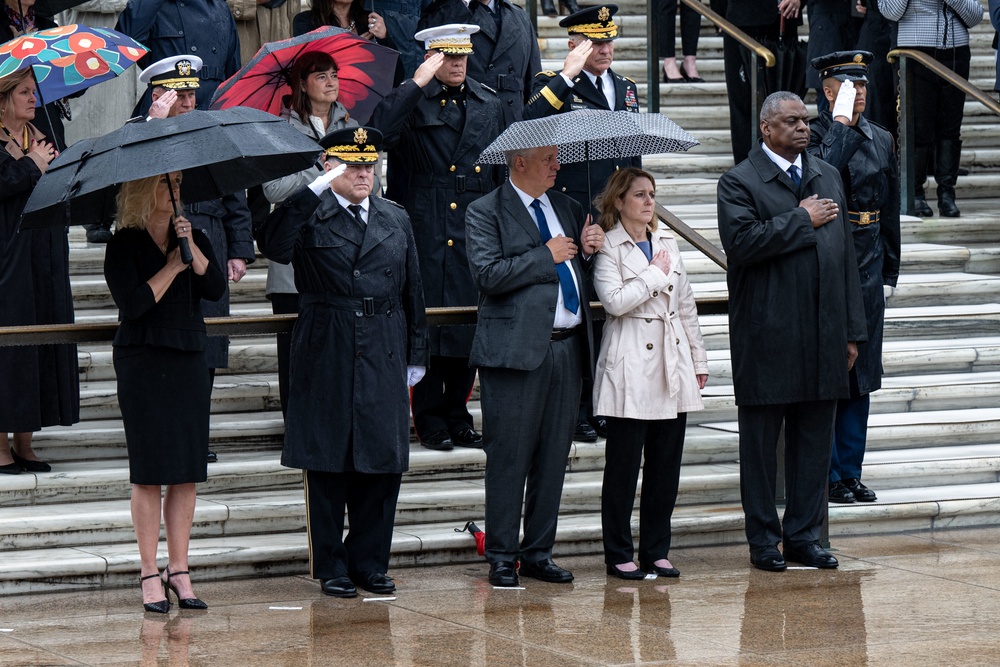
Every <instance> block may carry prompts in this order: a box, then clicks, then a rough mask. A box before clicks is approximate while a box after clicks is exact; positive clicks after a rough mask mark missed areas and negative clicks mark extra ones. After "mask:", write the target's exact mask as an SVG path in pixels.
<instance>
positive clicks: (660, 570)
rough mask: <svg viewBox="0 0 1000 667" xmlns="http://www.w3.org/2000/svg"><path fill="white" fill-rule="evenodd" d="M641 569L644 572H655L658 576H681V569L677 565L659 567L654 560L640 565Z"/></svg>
mask: <svg viewBox="0 0 1000 667" xmlns="http://www.w3.org/2000/svg"><path fill="white" fill-rule="evenodd" d="M639 569H641V570H643V571H644V572H653V573H655V574H656V575H657V576H658V577H679V576H681V571H680V570H678V569H677V568H676V567H658V566H656V565H653V563H652V562H649V563H641V564H640V565H639Z"/></svg>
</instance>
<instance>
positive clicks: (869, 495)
mask: <svg viewBox="0 0 1000 667" xmlns="http://www.w3.org/2000/svg"><path fill="white" fill-rule="evenodd" d="M841 481H842V482H843V486H844V488H846V489H847V490H848V491H850V493H851V495H853V496H854V498H856V499H857V500H858V501H859V502H862V503H873V502H875V501H876V500H878V496H876V495H875V492H874V491H872V490H871V489H869V488H868V487H867V486H865V485H864V484H862V483H861V480H860V479H844V480H841Z"/></svg>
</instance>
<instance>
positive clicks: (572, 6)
mask: <svg viewBox="0 0 1000 667" xmlns="http://www.w3.org/2000/svg"><path fill="white" fill-rule="evenodd" d="M564 9H565V10H566V13H567V14H576V13H577V12H578V11H580V5H578V4H576V0H559V14H560V15H562V10H564Z"/></svg>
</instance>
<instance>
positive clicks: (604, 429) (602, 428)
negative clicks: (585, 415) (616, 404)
mask: <svg viewBox="0 0 1000 667" xmlns="http://www.w3.org/2000/svg"><path fill="white" fill-rule="evenodd" d="M587 423H588V424H590V426H591V428H593V429H594V430H595V431H597V435H599V436H601V437H602V438H606V437H608V420H607V419H605V418H604V417H591V418H590V419H588V420H587Z"/></svg>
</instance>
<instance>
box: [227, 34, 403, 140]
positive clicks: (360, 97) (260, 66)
mask: <svg viewBox="0 0 1000 667" xmlns="http://www.w3.org/2000/svg"><path fill="white" fill-rule="evenodd" d="M309 51H321V52H323V53H328V54H329V55H330V56H332V57H333V59H334V60H335V61H336V63H337V78H338V79H339V80H340V93H339V95H338V97H337V101H338V102H340V103H341V104H343V105H344V107H346V108H347V110H348V111H350V112H351V115H352V116H353V117H354V119H355V120H356V121H358V122H359V123H361V124H364V123H366V122H367V121H368V119H369V118H371V115H372V111H374V110H375V107H376V105H378V103H379V102H381V101H382V98H384V97H385V96H386V95H388V94H389V91H390V90H392V76H393V73H394V72H395V70H396V59H397V58H398V57H399V54H398V53H396V52H395V51H393V50H392V49H389V48H386V47H384V46H379V45H378V44H376V43H374V42H370V41H368V40H367V39H364V38H362V37H359V36H358V35H355V34H354V33H353V32H350V31H348V30H343V29H341V28H333V27H324V28H319V29H317V30H313V31H312V32H308V33H306V34H304V35H299V36H298V37H293V38H291V39H286V40H283V41H280V42H269V43H267V44H265V45H264V46H262V47H261V49H260V51H258V52H257V55H255V56H254V57H253V58H252V59H251V60H250V62H248V63H247V64H246V65H244V66H243V69H241V70H240V71H239V72H237V73H236V74H234V75H233V76H231V77H230V78H229V79H227V80H226V81H224V82H223V83H222V85H221V86H219V88H218V90H216V91H215V97H213V98H212V105H211V108H212V109H228V108H230V107H236V106H242V107H253V108H254V109H262V110H264V111H267V112H268V113H272V114H274V115H275V116H277V115H279V114H280V113H281V105H282V98H283V97H284V96H286V95H290V94H291V92H292V87H291V85H290V83H289V81H290V78H291V71H292V66H293V65H294V64H295V60H296V58H298V57H299V56H300V55H302V54H303V53H307V52H309Z"/></svg>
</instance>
